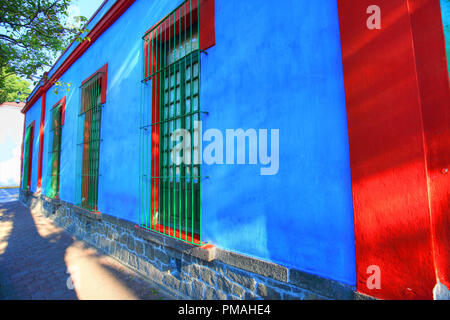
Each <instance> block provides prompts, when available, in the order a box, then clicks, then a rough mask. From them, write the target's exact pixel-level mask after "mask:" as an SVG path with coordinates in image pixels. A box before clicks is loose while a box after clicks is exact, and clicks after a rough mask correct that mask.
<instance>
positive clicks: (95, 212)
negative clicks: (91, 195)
mask: <svg viewBox="0 0 450 320" xmlns="http://www.w3.org/2000/svg"><path fill="white" fill-rule="evenodd" d="M72 206H74V207H75V208H78V209H81V210H85V211H89V212H90V213H92V214H96V215H101V214H102V213H101V212H100V211H92V210H89V209H86V208H82V207H79V206H76V205H74V204H72Z"/></svg>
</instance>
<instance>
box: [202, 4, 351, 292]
mask: <svg viewBox="0 0 450 320" xmlns="http://www.w3.org/2000/svg"><path fill="white" fill-rule="evenodd" d="M202 107H203V108H204V109H205V110H206V111H208V112H209V113H210V115H209V116H208V117H207V118H206V119H205V122H204V127H205V129H207V128H211V127H212V128H219V129H221V130H222V131H223V132H224V131H225V129H227V128H243V129H244V130H245V129H248V128H255V129H259V128H267V129H279V130H280V150H279V153H280V160H279V164H280V167H279V172H278V174H277V175H275V176H260V174H259V166H237V165H235V166H227V165H223V166H218V165H215V166H204V167H203V174H204V175H206V176H209V177H210V178H209V179H207V180H205V181H204V183H203V184H202V208H203V212H202V213H203V218H204V220H203V225H204V230H205V236H206V239H209V240H210V241H211V242H213V243H217V244H218V245H219V246H221V247H224V248H227V249H230V250H233V251H238V252H241V253H245V254H250V255H253V256H256V257H261V258H264V259H268V260H272V261H276V262H279V263H281V264H284V265H292V266H295V267H297V268H300V269H302V270H306V271H310V272H312V273H315V274H319V275H322V276H325V277H329V278H333V279H337V280H341V281H343V282H346V283H349V284H355V257H354V229H353V211H352V210H353V209H352V193H351V177H350V166H349V147H348V135H347V121H346V107H345V95H344V82H343V71H342V57H341V48H340V35H339V24H338V11H337V4H336V1H334V0H329V1H298V0H290V1H287V0H286V1H278V2H277V3H276V6H274V5H273V4H272V5H271V4H270V2H261V1H216V46H215V47H213V48H211V49H210V50H208V55H207V56H203V60H202Z"/></svg>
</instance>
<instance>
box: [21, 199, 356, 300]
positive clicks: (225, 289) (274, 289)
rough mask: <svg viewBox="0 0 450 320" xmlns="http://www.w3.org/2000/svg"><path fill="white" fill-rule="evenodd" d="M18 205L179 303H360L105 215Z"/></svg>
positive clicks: (295, 275) (322, 282) (339, 287)
mask: <svg viewBox="0 0 450 320" xmlns="http://www.w3.org/2000/svg"><path fill="white" fill-rule="evenodd" d="M20 201H22V202H23V203H24V204H26V205H27V206H28V207H30V209H31V210H38V211H40V212H41V213H42V214H43V215H44V216H46V217H47V218H49V219H51V220H52V221H53V222H54V223H55V224H56V225H57V226H59V227H62V228H64V229H66V230H67V231H68V232H70V233H71V234H73V235H74V236H75V237H77V238H78V239H80V240H83V241H85V242H86V243H88V244H90V245H92V246H94V247H96V248H98V249H99V250H100V251H101V252H103V253H105V254H107V255H110V256H112V257H114V258H116V259H117V260H119V261H121V262H122V263H123V264H125V265H127V266H129V267H130V268H132V269H134V270H136V271H137V272H138V273H139V274H141V275H143V276H144V277H146V278H148V279H149V280H151V281H153V282H154V283H156V284H158V285H160V286H162V287H163V288H165V289H166V290H167V291H168V292H170V293H172V294H173V295H174V296H176V297H178V298H180V299H208V300H210V299H214V300H215V299H220V300H224V299H232V300H248V299H275V300H278V299H302V300H303V299H358V298H360V297H359V296H358V294H356V293H355V292H354V288H353V287H351V286H348V285H345V284H342V283H340V282H337V281H333V280H328V279H325V278H321V277H318V276H314V275H311V274H307V273H305V272H302V271H299V270H295V269H292V268H287V267H284V266H281V265H278V264H274V263H270V262H266V261H262V260H259V259H256V258H252V257H248V256H244V255H241V254H237V253H234V252H230V251H226V250H222V249H220V248H215V247H212V248H208V249H202V248H198V247H194V246H192V245H189V244H186V243H184V242H181V241H178V240H176V239H172V238H170V237H166V236H163V235H160V234H157V233H154V232H151V231H147V230H144V229H141V228H138V227H137V226H136V224H134V223H132V222H129V221H125V220H122V219H118V218H115V217H113V216H110V215H107V214H94V213H91V212H90V211H87V210H84V209H81V208H79V207H76V206H74V205H72V204H70V203H67V202H63V201H59V200H53V199H50V198H47V197H45V196H42V195H36V194H32V193H30V192H26V191H21V194H20Z"/></svg>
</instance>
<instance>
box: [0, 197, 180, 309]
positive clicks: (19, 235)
mask: <svg viewBox="0 0 450 320" xmlns="http://www.w3.org/2000/svg"><path fill="white" fill-rule="evenodd" d="M1 190H5V189H0V193H1V194H2V192H1ZM0 196H1V195H0ZM3 196H5V195H3ZM8 197H9V196H8ZM0 299H33V300H34V299H38V300H43V299H55V300H60V299H64V300H72V299H98V300H105V299H108V300H116V299H120V300H134V299H143V300H167V299H172V298H171V297H170V296H169V295H168V294H167V293H165V292H163V291H162V290H161V289H160V288H157V287H155V286H153V285H152V284H150V283H149V282H148V281H146V280H145V279H143V278H142V277H141V276H139V275H138V274H137V273H135V272H134V271H132V270H131V269H129V268H127V267H125V266H124V265H122V264H121V263H119V262H118V261H117V260H114V259H113V258H111V257H109V256H106V255H103V254H101V253H100V252H98V251H97V250H96V249H94V248H92V247H90V246H88V245H87V244H85V243H84V242H82V241H78V240H76V239H75V238H74V237H73V236H72V235H70V234H69V233H67V232H66V231H65V230H64V229H61V228H58V227H56V226H55V225H53V224H52V223H51V221H50V220H48V219H47V218H45V217H44V216H42V215H41V214H39V213H36V212H30V210H29V209H28V208H27V207H25V206H24V205H23V204H22V203H21V202H19V201H13V202H4V203H0Z"/></svg>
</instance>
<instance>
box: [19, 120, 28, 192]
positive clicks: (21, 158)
mask: <svg viewBox="0 0 450 320" xmlns="http://www.w3.org/2000/svg"><path fill="white" fill-rule="evenodd" d="M26 123H27V114H26V113H25V114H24V116H23V135H22V152H21V154H20V186H21V187H22V188H23V186H22V178H23V147H24V145H25V129H26V126H25V125H26Z"/></svg>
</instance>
